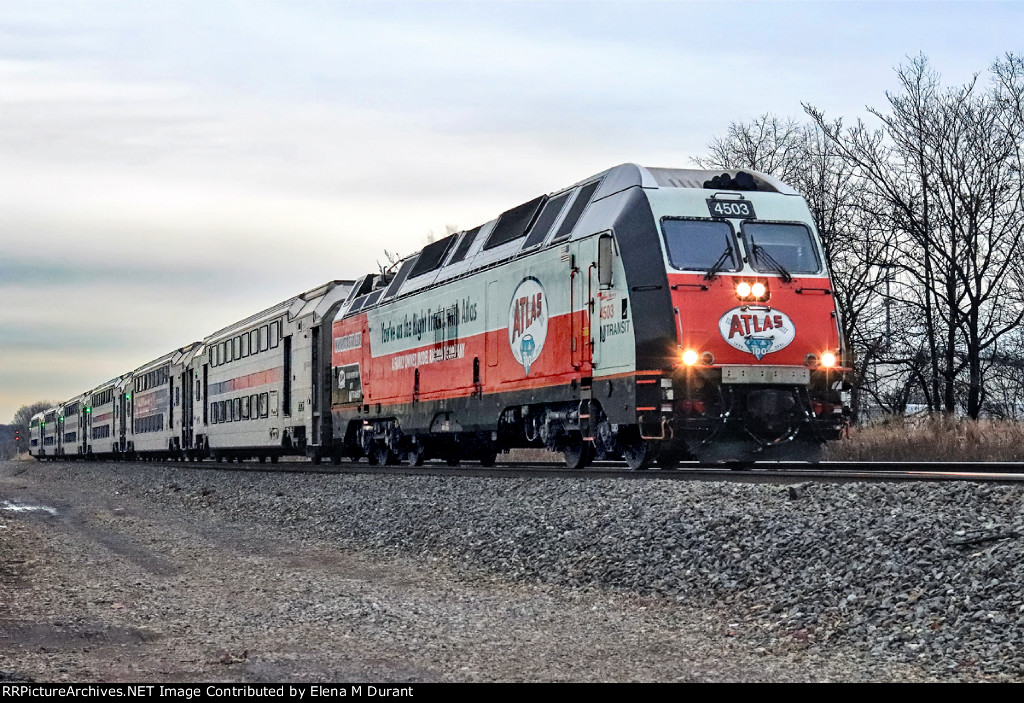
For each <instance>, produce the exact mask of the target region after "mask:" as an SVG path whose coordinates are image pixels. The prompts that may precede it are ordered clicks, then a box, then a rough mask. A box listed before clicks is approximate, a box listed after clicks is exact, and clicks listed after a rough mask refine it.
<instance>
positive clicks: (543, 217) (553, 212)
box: [523, 191, 571, 250]
mask: <svg viewBox="0 0 1024 703" xmlns="http://www.w3.org/2000/svg"><path fill="white" fill-rule="evenodd" d="M570 192H571V191H570ZM569 194H570V193H569V192H567V193H562V194H561V195H558V196H555V197H554V198H552V199H551V200H549V201H547V202H546V203H544V209H543V210H541V211H540V215H539V216H538V217H537V221H536V222H535V223H534V225H533V227H532V228H531V229H530V234H529V235H527V237H526V241H525V242H523V249H524V250H525V249H529V248H530V247H535V246H537V245H538V244H540V243H542V242H543V241H544V240H545V239H547V236H548V232H550V231H551V225H553V224H555V220H556V219H558V216H559V215H560V214H561V213H562V208H563V207H565V201H566V200H568V199H569Z"/></svg>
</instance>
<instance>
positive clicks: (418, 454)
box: [405, 442, 426, 466]
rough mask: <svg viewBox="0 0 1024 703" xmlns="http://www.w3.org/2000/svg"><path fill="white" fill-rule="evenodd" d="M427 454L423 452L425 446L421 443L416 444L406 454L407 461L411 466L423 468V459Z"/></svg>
mask: <svg viewBox="0 0 1024 703" xmlns="http://www.w3.org/2000/svg"><path fill="white" fill-rule="evenodd" d="M425 454H426V452H424V450H423V445H422V444H420V443H419V442H414V443H413V445H412V447H410V448H409V450H408V451H406V452H405V460H406V461H407V462H409V466H423V459H424V455H425Z"/></svg>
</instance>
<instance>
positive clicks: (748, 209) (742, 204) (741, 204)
mask: <svg viewBox="0 0 1024 703" xmlns="http://www.w3.org/2000/svg"><path fill="white" fill-rule="evenodd" d="M708 210H710V211H711V216H712V217H738V218H742V219H744V220H751V219H754V218H756V217H757V215H755V214H754V204H753V203H752V202H750V201H749V200H715V199H714V198H708Z"/></svg>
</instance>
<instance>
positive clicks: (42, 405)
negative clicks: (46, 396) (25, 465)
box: [0, 400, 53, 458]
mask: <svg viewBox="0 0 1024 703" xmlns="http://www.w3.org/2000/svg"><path fill="white" fill-rule="evenodd" d="M52 407H53V403H51V402H49V401H46V400H43V401H39V402H36V403H31V404H29V405H22V406H21V407H20V408H18V411H17V412H16V413H14V419H13V420H11V424H10V428H11V439H10V440H9V441H8V442H5V443H4V446H3V447H0V456H3V457H5V458H9V457H12V456H14V455H15V454H18V453H20V452H26V451H28V442H29V437H28V430H29V423H30V422H31V421H32V416H33V415H35V414H36V413H41V412H43V411H44V410H48V409H49V408H52ZM15 433H18V434H20V436H21V440H20V441H19V442H18V443H17V445H15V442H14V439H13V437H14V435H15Z"/></svg>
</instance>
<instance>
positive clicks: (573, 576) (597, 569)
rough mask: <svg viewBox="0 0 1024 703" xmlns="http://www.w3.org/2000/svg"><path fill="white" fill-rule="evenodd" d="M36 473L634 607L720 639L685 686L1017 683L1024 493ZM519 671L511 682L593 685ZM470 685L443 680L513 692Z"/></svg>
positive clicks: (464, 573) (463, 577)
mask: <svg viewBox="0 0 1024 703" xmlns="http://www.w3.org/2000/svg"><path fill="white" fill-rule="evenodd" d="M44 470H45V471H50V472H51V475H50V476H49V478H47V479H46V480H47V481H49V482H52V483H54V484H60V483H62V482H72V483H75V484H78V485H81V486H88V488H89V490H91V491H95V492H103V493H105V494H106V495H118V496H122V497H123V498H124V499H125V500H128V501H130V502H131V503H132V504H133V505H134V506H135V509H136V511H142V512H145V511H147V510H151V511H154V514H156V513H160V514H164V513H168V514H171V513H173V514H175V515H182V516H188V517H187V519H188V520H191V521H193V522H198V523H202V524H209V525H215V524H216V525H224V526H227V527H228V529H230V526H232V525H235V526H240V527H239V528H238V529H239V530H240V531H241V530H244V534H245V535H246V540H253V539H256V540H258V539H259V535H261V534H266V535H273V536H274V539H285V540H295V541H296V542H302V543H315V544H317V545H319V546H318V548H319V549H332V550H352V552H353V553H358V554H364V555H365V554H371V555H378V557H379V558H380V559H381V560H385V561H386V560H391V559H399V560H404V559H409V560H412V561H413V562H414V563H417V564H435V565H437V566H438V568H440V566H441V565H443V566H444V568H445V570H446V573H449V574H453V576H452V577H451V578H452V581H451V582H449V583H448V586H446V587H452V586H451V583H464V584H475V585H474V586H467V588H471V587H472V588H486V585H485V584H512V585H513V586H514V584H521V585H522V586H523V587H528V588H539V590H537V591H536V592H535V598H534V600H530V599H529V598H528V597H527V596H526V595H524V594H523V592H517V593H518V595H517V596H516V597H517V598H526V600H524V601H523V602H524V603H526V602H530V603H534V602H540V601H543V600H544V599H546V598H551V606H552V607H553V608H564V607H565V604H564V602H562V603H561V605H560V604H559V601H558V598H556V597H554V596H553V595H551V594H552V593H555V592H558V593H562V594H564V593H570V594H578V597H579V598H582V599H584V600H586V599H588V598H590V599H595V598H596V599H598V600H600V599H605V600H600V602H601V603H604V604H607V602H610V601H608V600H607V599H613V600H614V599H629V598H634V597H635V596H641V597H643V598H645V599H647V600H646V601H645V602H647V603H648V604H655V605H653V606H652V607H651V610H650V611H649V612H648V616H650V617H655V618H656V619H657V618H660V619H661V620H662V621H663V622H662V623H661V624H660V625H659V624H658V623H653V622H646V625H644V626H647V627H651V628H652V629H653V630H657V628H658V627H666V628H668V629H671V628H673V627H675V628H681V627H683V626H682V624H681V623H683V622H685V621H686V620H687V618H689V619H690V620H691V621H692V620H693V619H695V618H697V619H700V620H702V622H701V623H700V628H699V629H702V630H703V631H706V632H717V633H718V635H719V637H724V638H728V649H727V650H723V651H716V650H715V649H714V648H713V647H712V646H711V645H707V652H708V656H709V657H712V658H714V657H730V658H732V659H733V660H734V662H735V664H734V666H733V667H727V668H726V669H725V670H724V671H722V672H720V673H719V674H716V675H707V676H705V675H700V674H698V675H693V676H690V677H689V678H688V679H687V680H822V679H831V680H836V679H839V680H901V679H903V680H958V679H959V680H1009V681H1019V680H1024V536H1022V535H1024V487H1017V486H984V485H978V484H974V483H969V482H958V483H946V484H935V483H928V484H863V483H858V484H825V483H812V484H802V485H800V486H778V485H756V484H733V483H727V482H719V483H689V482H682V481H664V482H662V481H621V480H565V479H538V478H528V479H512V478H509V479H482V478H437V477H429V476H389V477H375V476H317V475H287V474H265V473H252V474H248V473H224V472H215V471H210V472H201V471H195V470H190V469H178V468H161V467H153V466H146V465H127V466H120V467H117V468H115V469H111V468H110V467H109V466H107V467H104V466H93V465H84V466H76V467H72V469H71V470H69V469H65V468H59V467H38V468H33V469H32V471H33V474H35V473H36V472H38V471H44ZM0 474H2V472H0ZM36 480H38V479H36ZM3 485H4V484H3V483H0V502H2V499H3V498H4V497H5V496H4V494H3ZM4 518H5V516H4V514H3V513H0V519H4ZM151 547H152V545H151ZM196 549H198V547H197V548H196ZM157 570H159V564H158V565H157ZM531 584H532V585H531ZM536 584H541V586H539V587H538V586H536ZM309 587H310V588H315V585H314V586H309ZM550 589H555V591H552V590H550ZM537 594H544V595H537ZM561 597H562V596H559V598H561ZM587 602H588V603H589V601H587ZM596 602H597V601H595V603H596ZM577 605H580V603H577ZM523 607H525V608H527V609H528V610H530V609H532V608H533V606H523ZM588 607H591V606H588ZM592 607H593V608H594V609H597V608H598V607H599V606H598V605H592ZM600 607H603V606H600ZM644 607H645V609H646V607H647V606H644ZM531 612H532V610H531ZM655 613H658V614H657V615H655ZM463 616H465V613H463V614H462V615H461V616H459V617H463ZM585 616H586V610H585V608H584V611H583V614H582V616H581V617H582V618H583V620H584V621H585ZM648 616H645V617H648ZM442 617H443V616H442ZM529 617H530V618H532V619H533V620H539V621H543V620H544V616H543V615H541V614H540V613H538V612H532V615H530V616H529ZM604 619H605V620H607V619H608V618H607V617H605V618H604ZM636 626H637V625H636V623H633V624H632V625H625V626H624V627H626V629H627V630H628V629H629V628H630V627H636ZM455 630H458V628H457V627H456V628H455ZM613 632H618V635H615V634H612V633H613ZM622 634H623V633H622V631H618V630H614V629H613V630H610V631H609V636H612V637H614V636H620V637H621V636H622ZM590 644H591V646H592V644H593V643H592V642H591V643H590ZM544 646H550V645H542V644H539V643H535V644H534V645H533V647H534V649H542V648H543V647H544ZM680 646H688V647H692V646H704V645H693V644H685V645H680ZM442 649H443V648H442ZM556 649H557V647H556ZM794 652H795V653H803V655H802V656H806V657H807V659H806V660H805V661H802V662H801V661H798V662H797V663H796V665H795V667H796V668H795V669H794V668H788V669H787V668H785V667H783V668H782V669H781V670H777V669H778V667H779V666H781V663H780V661H781V660H779V659H773V657H782V658H783V659H785V660H786V661H791V660H792V656H793V653H794ZM435 654H436V652H435ZM648 656H649V655H648ZM787 658H788V659H787ZM435 659H436V657H435ZM840 660H842V662H844V664H843V665H842V666H840V665H839V664H838V662H839V661H840ZM479 666H481V667H483V666H484V665H482V664H480V665H479ZM522 666H523V667H525V668H524V670H523V673H522V675H521V676H519V677H516V676H512V677H511V678H513V679H515V678H522V679H525V680H585V679H586V680H591V679H593V678H594V677H593V676H584V675H583V674H582V673H581V674H580V675H578V676H576V675H574V674H573V673H571V672H572V669H571V667H569V668H568V669H565V670H562V669H559V670H558V673H557V674H555V673H551V672H552V670H531V669H530V666H531V665H530V664H529V663H527V662H525V661H524V662H523V663H522ZM758 666H760V667H761V668H760V669H757V668H756V667H758ZM801 666H804V667H806V666H815V667H818V669H817V673H815V672H812V671H807V672H806V673H805V674H804V675H803V676H801V675H800V674H799V673H797V672H798V671H800V667H801ZM843 666H845V667H846V668H845V669H844V668H843ZM752 667H754V668H752ZM836 667H838V668H836ZM3 668H4V667H3V666H0V669H3ZM698 668H699V667H698ZM714 668H715V667H714V666H712V667H711V669H714ZM700 670H701V671H704V672H707V671H708V670H709V669H708V665H707V664H705V665H704V668H703V669H700ZM474 671H475V672H476V673H474V674H472V675H470V674H465V675H464V677H462V678H460V675H459V673H458V671H456V672H453V673H452V674H451V677H450V678H448V679H445V680H496V679H497V680H502V679H505V680H507V679H508V678H509V673H508V670H504V673H502V672H487V671H483V672H482V673H481V671H480V670H476V669H475V670H474ZM545 671H547V672H548V673H544V672H545ZM636 671H638V672H640V673H639V674H638V676H637V678H640V679H647V680H650V679H655V680H657V679H659V678H660V676H659V674H658V670H657V669H654V670H648V669H639V668H638V669H636ZM769 672H773V673H769ZM385 675H386V672H385ZM442 678H444V677H442ZM617 678H622V677H621V676H620V675H619V674H616V673H614V670H613V669H609V670H607V672H606V674H605V675H604V676H601V675H599V676H597V680H611V679H617ZM684 678H686V677H684ZM414 679H415V677H414ZM417 680H430V679H429V677H427V679H417Z"/></svg>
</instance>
